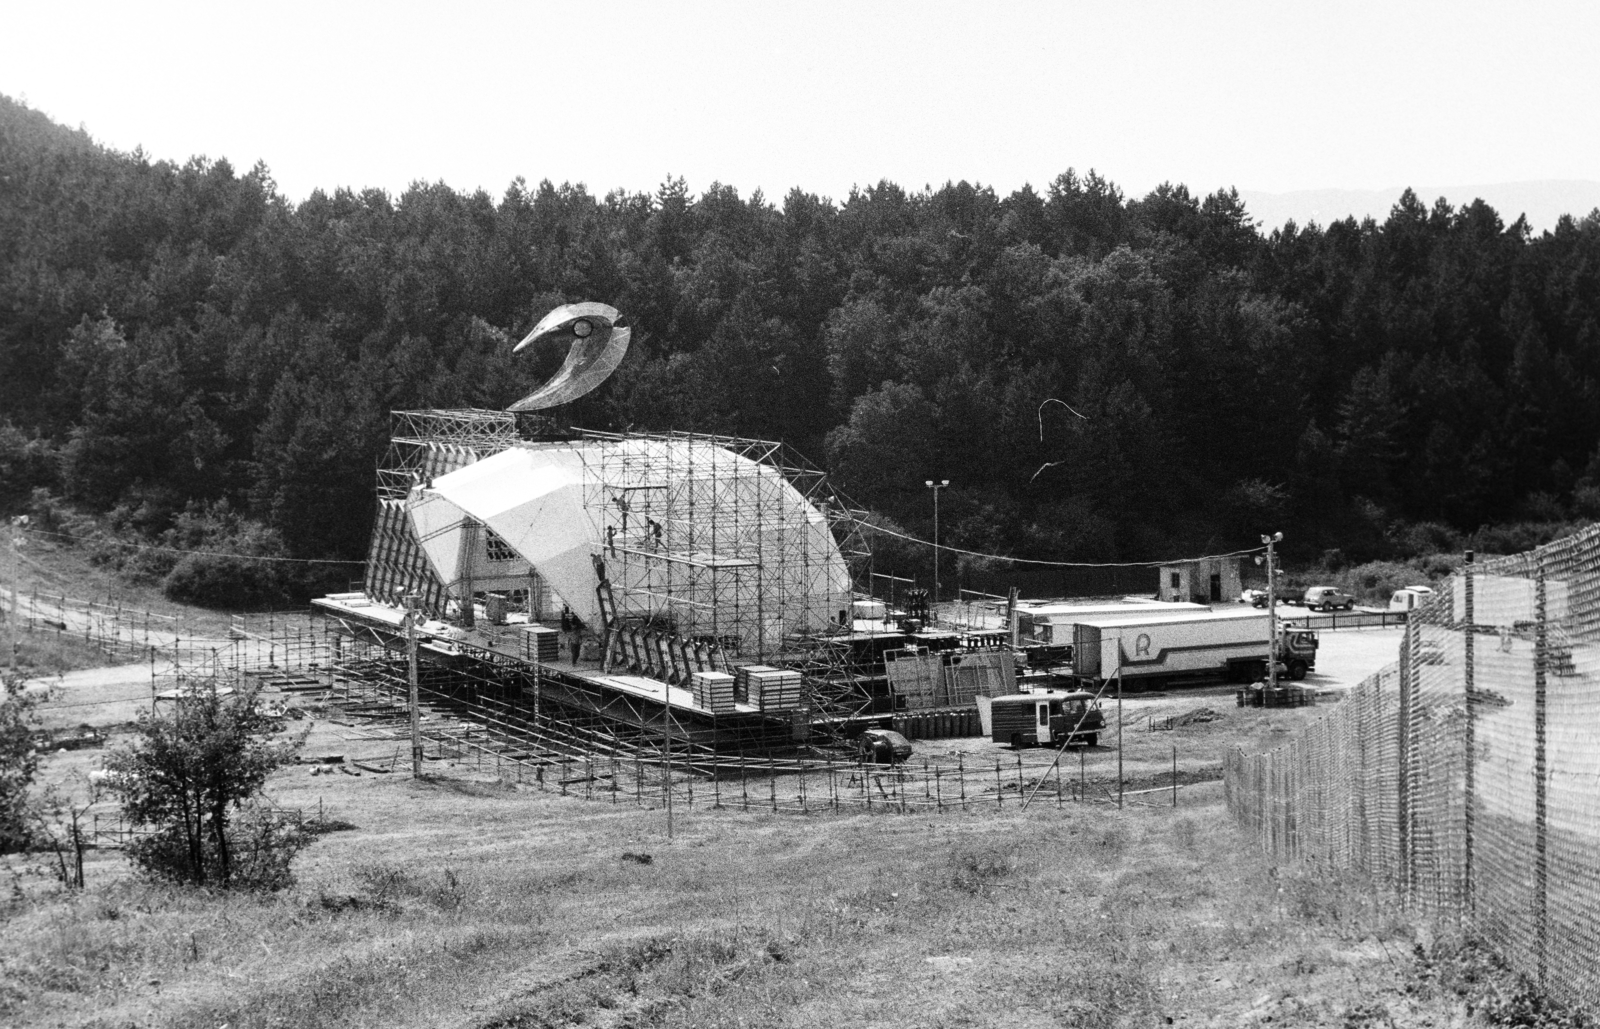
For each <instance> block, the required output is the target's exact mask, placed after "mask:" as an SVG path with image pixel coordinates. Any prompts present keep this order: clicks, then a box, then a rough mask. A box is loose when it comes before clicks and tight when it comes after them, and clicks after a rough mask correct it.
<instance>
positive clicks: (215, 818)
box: [106, 683, 312, 889]
mask: <svg viewBox="0 0 1600 1029" xmlns="http://www.w3.org/2000/svg"><path fill="white" fill-rule="evenodd" d="M272 730H273V722H272V721H271V720H270V719H268V718H267V717H266V716H265V715H263V714H261V713H260V712H259V711H258V710H257V709H256V705H255V692H254V691H253V690H241V691H239V692H237V693H233V694H231V695H223V694H221V693H220V692H219V691H218V690H217V688H216V686H215V683H211V684H207V685H198V686H196V687H194V688H192V689H191V690H190V691H189V692H188V693H187V694H185V695H184V696H183V697H182V699H180V700H178V701H177V702H176V703H175V705H174V710H172V711H171V712H170V714H167V715H164V716H162V717H154V716H151V715H145V716H142V717H141V718H140V719H139V723H138V727H137V729H136V730H135V734H136V738H135V741H134V743H133V745H132V746H131V747H129V748H127V749H123V750H120V751H115V752H113V753H112V754H111V755H110V756H109V757H108V758H107V759H106V769H107V770H108V771H109V772H111V773H112V778H111V780H110V786H111V790H112V792H114V793H115V794H116V795H117V796H118V797H119V798H120V799H121V801H122V810H123V813H124V814H125V815H126V816H127V817H128V820H129V821H131V822H132V823H133V824H134V825H135V826H148V827H150V828H151V829H152V830H153V831H152V832H151V833H150V834H149V835H147V836H145V837H143V838H142V839H140V840H139V841H138V842H137V843H136V844H134V845H132V846H130V847H129V848H128V856H129V857H130V858H131V859H132V860H133V862H134V864H135V865H137V866H138V867H139V868H140V869H142V870H143V871H144V872H146V873H147V874H150V875H153V876H155V877H157V878H162V879H170V880H174V881H177V882H183V883H192V884H195V885H218V886H224V887H235V888H243V889H277V888H279V887H281V886H284V885H286V884H287V883H288V881H289V863H290V862H291V861H292V860H293V859H294V855H295V854H296V853H298V852H299V851H300V849H301V848H303V847H304V846H305V845H306V844H307V843H309V842H310V840H311V839H312V835H311V834H310V833H307V832H306V831H305V830H304V829H302V828H301V827H299V826H298V825H291V824H290V823H287V822H285V821H283V819H282V818H281V817H280V816H277V815H275V814H274V813H272V812H270V811H268V810H267V809H265V808H263V807H260V806H259V805H255V804H252V803H251V802H252V801H253V800H254V798H255V796H256V794H257V793H258V792H259V791H260V789H261V787H262V785H263V784H264V783H265V782H266V779H267V776H268V775H269V774H270V773H271V772H272V770H273V769H274V768H277V767H278V766H280V765H283V764H286V763H288V762H289V761H291V760H292V759H293V756H294V750H295V749H296V746H297V745H296V744H294V743H276V742H273V741H272V740H270V739H268V737H269V735H270V734H271V732H272Z"/></svg>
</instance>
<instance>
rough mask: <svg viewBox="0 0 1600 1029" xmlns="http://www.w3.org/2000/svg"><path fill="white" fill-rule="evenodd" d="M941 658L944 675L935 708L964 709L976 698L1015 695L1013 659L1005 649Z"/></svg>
mask: <svg viewBox="0 0 1600 1029" xmlns="http://www.w3.org/2000/svg"><path fill="white" fill-rule="evenodd" d="M941 657H942V658H943V663H944V676H943V682H942V683H940V686H941V687H942V688H941V689H940V690H939V691H938V692H939V696H938V697H937V699H936V701H935V703H936V704H937V705H938V706H941V707H944V706H948V707H966V706H967V705H969V704H972V703H974V698H975V697H977V696H979V695H982V696H986V697H999V696H1004V695H1006V694H1010V693H1016V692H1018V686H1017V666H1016V659H1015V658H1014V657H1013V656H1012V654H1011V651H1009V650H990V651H978V652H976V653H971V652H961V653H950V654H944V655H941ZM907 706H909V705H907Z"/></svg>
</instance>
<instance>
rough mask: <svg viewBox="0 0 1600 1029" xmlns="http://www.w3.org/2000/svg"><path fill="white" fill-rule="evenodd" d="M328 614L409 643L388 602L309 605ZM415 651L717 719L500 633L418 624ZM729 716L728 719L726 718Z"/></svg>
mask: <svg viewBox="0 0 1600 1029" xmlns="http://www.w3.org/2000/svg"><path fill="white" fill-rule="evenodd" d="M311 603H312V604H313V605H314V606H316V607H319V608H321V609H322V610H324V611H326V612H328V613H329V614H330V615H333V616H335V617H336V618H338V619H339V620H341V621H344V622H355V623H357V624H359V625H360V626H361V627H363V628H365V629H367V630H369V631H370V632H371V633H372V635H373V636H375V637H376V638H377V641H378V642H380V643H382V644H383V645H384V646H386V647H391V648H397V649H404V648H405V645H406V627H405V616H406V612H405V609H404V608H399V607H395V606H393V605H390V604H382V603H379V602H377V601H374V600H371V599H369V598H368V597H366V596H365V595H364V594H360V593H335V594H332V595H330V596H326V597H319V598H317V599H316V600H313V601H312V602H311ZM528 624H542V623H537V622H533V623H529V622H526V621H522V622H513V623H511V624H510V625H507V626H495V627H494V628H496V629H502V630H512V631H515V630H516V629H517V628H518V627H520V626H523V625H528ZM417 648H418V649H419V650H425V651H427V652H428V653H429V654H430V655H434V656H439V657H446V658H461V657H468V658H470V657H472V656H473V652H474V651H489V652H490V653H492V654H494V655H496V656H498V657H500V658H510V659H512V660H515V661H519V662H521V663H523V664H526V665H530V666H534V667H538V668H548V669H550V670H551V671H553V672H560V673H561V674H562V675H563V676H571V677H574V678H578V679H582V680H583V681H585V682H587V683H589V684H591V685H593V686H596V687H599V688H602V689H607V690H614V691H616V692H618V693H623V694H626V695H628V696H630V697H635V698H637V699H640V700H648V701H652V702H654V703H657V704H665V705H666V706H668V707H671V708H676V709H679V710H682V711H686V712H690V713H692V714H695V715H699V716H701V717H705V718H714V717H717V716H716V715H715V714H714V713H713V712H712V711H711V710H710V709H709V708H704V707H701V706H700V705H699V704H696V703H695V702H694V694H693V693H692V692H690V691H689V690H688V689H685V688H683V687H681V686H672V685H669V684H667V683H664V682H662V681H661V680H659V679H651V678H648V677H646V676H643V675H631V674H617V673H615V672H603V671H601V670H600V663H599V662H598V661H581V660H580V661H579V662H578V663H576V664H574V663H572V662H570V661H565V660H561V661H556V662H553V663H552V662H547V661H538V660H533V659H530V658H528V657H527V656H526V655H525V654H523V653H522V651H521V649H520V648H518V647H515V646H511V645H508V644H507V643H505V642H504V641H502V640H499V639H497V638H496V634H490V633H483V632H479V631H476V630H473V629H462V628H460V627H458V626H454V625H450V624H448V623H446V622H438V621H428V622H423V623H422V624H421V625H419V626H417ZM754 663H756V662H752V661H739V660H737V659H735V660H734V661H733V662H732V664H735V665H741V664H754ZM733 713H735V714H740V715H761V714H768V715H777V716H787V715H788V713H789V712H788V711H787V710H785V711H766V712H763V711H762V710H761V709H760V708H758V707H756V706H755V705H753V704H746V703H738V702H736V703H735V704H734V712H733ZM724 717H726V715H724Z"/></svg>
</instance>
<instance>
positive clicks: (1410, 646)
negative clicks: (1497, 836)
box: [1395, 612, 1422, 900]
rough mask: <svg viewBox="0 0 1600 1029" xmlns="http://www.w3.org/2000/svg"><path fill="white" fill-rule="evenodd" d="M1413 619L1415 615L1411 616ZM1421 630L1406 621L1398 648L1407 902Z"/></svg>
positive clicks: (1402, 870)
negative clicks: (1413, 721) (1413, 732)
mask: <svg viewBox="0 0 1600 1029" xmlns="http://www.w3.org/2000/svg"><path fill="white" fill-rule="evenodd" d="M1412 614H1413V615H1415V614H1416V612H1412ZM1421 629H1422V626H1421V624H1420V623H1419V622H1418V621H1417V619H1416V618H1414V617H1413V618H1410V619H1407V621H1406V631H1405V646H1403V647H1401V648H1400V719H1399V721H1400V724H1399V726H1398V727H1397V728H1398V729H1399V731H1400V739H1399V758H1400V768H1399V772H1400V774H1399V776H1398V780H1399V782H1398V786H1399V794H1400V795H1399V797H1398V798H1397V805H1396V812H1395V813H1396V814H1397V816H1398V821H1399V826H1398V828H1399V830H1400V839H1399V840H1398V843H1399V850H1400V854H1399V858H1400V867H1399V868H1398V869H1397V870H1396V871H1397V872H1398V873H1399V879H1400V892H1401V895H1402V896H1404V897H1405V898H1406V899H1407V900H1410V899H1411V891H1412V888H1413V887H1414V885H1415V883H1416V869H1415V866H1414V860H1415V855H1414V854H1413V851H1412V830H1413V825H1412V821H1413V812H1412V810H1411V705H1412V699H1413V695H1414V694H1415V692H1416V688H1417V683H1416V676H1417V664H1416V652H1417V649H1418V647H1419V646H1420V644H1421V639H1422V632H1421Z"/></svg>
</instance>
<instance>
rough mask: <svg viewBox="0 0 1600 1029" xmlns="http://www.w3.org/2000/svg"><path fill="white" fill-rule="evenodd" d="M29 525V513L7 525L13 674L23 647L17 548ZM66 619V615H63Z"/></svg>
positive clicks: (19, 516) (20, 564)
mask: <svg viewBox="0 0 1600 1029" xmlns="http://www.w3.org/2000/svg"><path fill="white" fill-rule="evenodd" d="M27 525H28V516H27V515H17V516H16V517H15V518H13V519H11V524H10V525H8V526H7V527H6V541H7V542H8V543H9V544H10V545H11V586H10V589H11V674H12V675H13V676H15V675H16V674H17V651H18V650H20V649H21V648H22V636H21V633H22V629H21V625H22V562H21V561H20V560H19V559H18V557H17V548H18V547H20V546H21V545H22V536H21V535H19V534H20V533H21V532H22V530H23V529H25V528H26V527H27ZM62 621H66V615H62Z"/></svg>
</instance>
